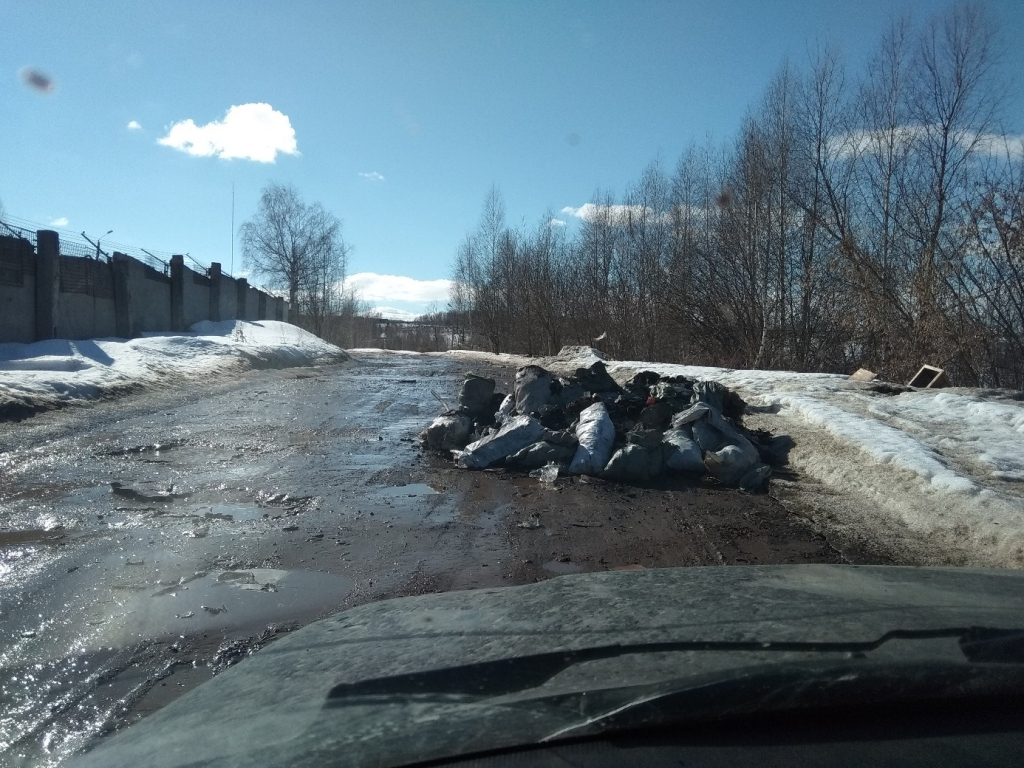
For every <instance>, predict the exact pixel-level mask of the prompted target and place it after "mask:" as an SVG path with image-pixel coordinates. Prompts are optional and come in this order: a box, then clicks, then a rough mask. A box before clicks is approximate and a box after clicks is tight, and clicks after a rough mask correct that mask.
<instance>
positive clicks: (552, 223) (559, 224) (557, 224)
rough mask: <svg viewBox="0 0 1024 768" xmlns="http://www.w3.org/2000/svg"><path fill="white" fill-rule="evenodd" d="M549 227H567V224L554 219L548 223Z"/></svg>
mask: <svg viewBox="0 0 1024 768" xmlns="http://www.w3.org/2000/svg"><path fill="white" fill-rule="evenodd" d="M548 226H549V227H564V226H565V222H564V221H562V220H561V219H552V220H551V221H549V222H548Z"/></svg>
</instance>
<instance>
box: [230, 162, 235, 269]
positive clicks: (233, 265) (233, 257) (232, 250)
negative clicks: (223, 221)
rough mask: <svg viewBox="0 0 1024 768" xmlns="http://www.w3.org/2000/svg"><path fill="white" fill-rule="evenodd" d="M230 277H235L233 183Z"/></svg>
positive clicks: (232, 191)
mask: <svg viewBox="0 0 1024 768" xmlns="http://www.w3.org/2000/svg"><path fill="white" fill-rule="evenodd" d="M231 276H232V277H234V276H235V182H234V181H233V180H232V182H231Z"/></svg>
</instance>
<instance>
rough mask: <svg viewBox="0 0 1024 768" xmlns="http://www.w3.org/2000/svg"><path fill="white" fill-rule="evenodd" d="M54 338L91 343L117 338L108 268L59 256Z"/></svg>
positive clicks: (76, 257)
mask: <svg viewBox="0 0 1024 768" xmlns="http://www.w3.org/2000/svg"><path fill="white" fill-rule="evenodd" d="M58 284H59V286H60V296H59V299H58V304H57V331H56V333H57V338H61V339H93V338H103V337H106V336H116V335H117V324H116V322H115V317H114V274H113V270H112V269H111V266H110V264H108V263H107V262H105V261H97V260H96V259H90V258H85V257H79V256H61V257H60V270H59V278H58Z"/></svg>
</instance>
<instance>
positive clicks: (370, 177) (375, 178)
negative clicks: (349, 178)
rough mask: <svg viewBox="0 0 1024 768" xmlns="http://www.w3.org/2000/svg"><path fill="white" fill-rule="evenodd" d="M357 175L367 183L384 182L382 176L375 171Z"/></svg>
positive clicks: (361, 172)
mask: <svg viewBox="0 0 1024 768" xmlns="http://www.w3.org/2000/svg"><path fill="white" fill-rule="evenodd" d="M359 175H360V176H362V177H363V178H364V179H368V180H369V181H384V174H382V173H377V172H376V171H369V172H368V173H364V172H363V171H360V172H359Z"/></svg>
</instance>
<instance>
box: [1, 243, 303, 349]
mask: <svg viewBox="0 0 1024 768" xmlns="http://www.w3.org/2000/svg"><path fill="white" fill-rule="evenodd" d="M169 266H170V268H169V272H170V275H169V276H168V275H166V274H164V273H163V272H161V271H160V270H159V269H154V268H153V267H151V266H149V265H148V264H146V263H143V262H142V261H139V260H138V259H135V258H133V257H132V256H128V255H126V254H123V253H115V254H113V257H112V259H111V260H110V261H103V260H100V259H95V258H92V257H82V256H62V255H61V244H60V239H59V237H58V235H57V233H56V232H53V231H50V230H39V231H38V232H37V233H36V245H35V247H33V244H32V242H31V241H30V240H27V239H25V238H19V237H6V236H4V237H0V342H20V343H31V342H33V341H41V340H44V339H52V338H67V339H87V338H103V337H110V336H118V337H122V338H126V337H135V336H138V335H139V334H141V333H160V332H176V331H186V330H188V328H189V327H190V326H191V325H193V324H194V323H197V322H199V321H200V320H215V321H216V320H230V319H232V318H238V319H241V320H249V321H256V320H283V321H287V320H288V314H289V306H288V302H287V301H285V300H284V299H283V298H281V297H278V296H271V295H270V294H268V293H266V292H264V291H261V290H259V289H257V288H253V287H252V286H251V285H249V283H248V282H247V281H246V280H245V279H244V278H239V279H237V280H236V279H234V278H231V277H228V276H226V275H225V274H223V271H222V270H221V266H220V264H217V263H216V262H215V263H213V264H211V265H210V270H209V274H208V275H206V274H203V273H202V272H196V271H194V270H192V269H189V268H188V267H186V266H185V259H184V257H183V256H172V257H171V262H170V265H169Z"/></svg>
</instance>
